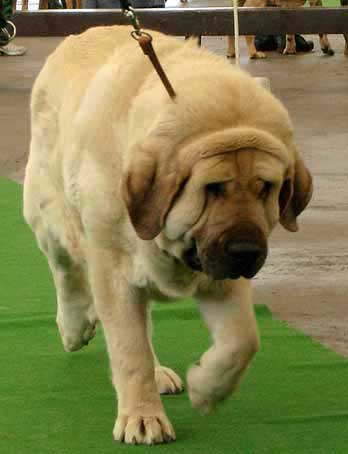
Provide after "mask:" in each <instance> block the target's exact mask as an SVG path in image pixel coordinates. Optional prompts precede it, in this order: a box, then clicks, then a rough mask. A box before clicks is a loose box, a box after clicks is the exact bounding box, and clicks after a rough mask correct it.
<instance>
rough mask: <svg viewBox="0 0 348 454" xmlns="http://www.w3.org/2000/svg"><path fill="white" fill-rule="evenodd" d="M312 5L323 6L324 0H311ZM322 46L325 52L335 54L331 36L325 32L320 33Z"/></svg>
mask: <svg viewBox="0 0 348 454" xmlns="http://www.w3.org/2000/svg"><path fill="white" fill-rule="evenodd" d="M309 4H310V6H323V2H322V0H309ZM319 41H320V47H321V50H322V51H323V53H324V54H327V55H330V56H332V55H335V52H334V50H333V49H332V48H331V44H330V42H329V38H328V37H327V35H325V34H323V33H319Z"/></svg>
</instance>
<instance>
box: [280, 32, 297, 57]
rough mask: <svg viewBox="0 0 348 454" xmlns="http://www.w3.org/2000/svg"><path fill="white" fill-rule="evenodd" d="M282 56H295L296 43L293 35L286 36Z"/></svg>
mask: <svg viewBox="0 0 348 454" xmlns="http://www.w3.org/2000/svg"><path fill="white" fill-rule="evenodd" d="M283 54H284V55H294V54H296V41H295V35H286V40H285V49H284V50H283Z"/></svg>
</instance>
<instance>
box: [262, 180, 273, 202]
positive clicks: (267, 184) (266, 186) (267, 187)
mask: <svg viewBox="0 0 348 454" xmlns="http://www.w3.org/2000/svg"><path fill="white" fill-rule="evenodd" d="M262 183H263V186H262V189H261V191H260V192H259V198H260V199H262V200H265V199H267V197H268V196H269V193H270V192H271V189H272V186H273V185H272V183H270V182H269V181H263V182H262Z"/></svg>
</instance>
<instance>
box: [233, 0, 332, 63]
mask: <svg viewBox="0 0 348 454" xmlns="http://www.w3.org/2000/svg"><path fill="white" fill-rule="evenodd" d="M305 3H306V0H238V6H240V7H242V6H245V7H260V8H264V7H266V6H280V7H290V8H291V7H296V6H303V5H304V4H305ZM309 4H310V6H323V3H322V0H309ZM245 40H246V43H247V48H248V54H249V58H251V59H257V58H266V54H265V53H264V52H260V51H258V50H257V49H256V47H255V37H254V36H252V35H250V36H245ZM319 41H320V47H321V50H322V51H323V53H324V54H327V55H330V56H332V55H334V54H335V52H334V51H333V49H332V47H331V44H330V42H329V39H328V37H327V35H325V34H322V33H319ZM235 54H236V53H235V48H234V36H228V37H227V58H234V57H235ZM283 54H284V55H293V54H296V42H295V35H286V45H285V48H284V50H283Z"/></svg>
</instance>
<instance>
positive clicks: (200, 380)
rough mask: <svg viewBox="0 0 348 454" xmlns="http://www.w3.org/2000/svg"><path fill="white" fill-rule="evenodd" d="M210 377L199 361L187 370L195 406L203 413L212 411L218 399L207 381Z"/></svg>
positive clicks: (191, 396) (190, 391) (189, 392)
mask: <svg viewBox="0 0 348 454" xmlns="http://www.w3.org/2000/svg"><path fill="white" fill-rule="evenodd" d="M208 381H209V378H208V377H207V375H206V373H205V372H204V370H203V368H202V367H201V366H200V364H199V363H197V364H194V365H192V366H191V367H190V369H189V370H188V372H187V386H188V394H189V398H190V401H191V404H192V406H193V408H196V409H197V410H199V411H200V412H201V413H203V414H205V415H206V414H209V413H211V412H212V411H213V410H214V408H215V405H216V399H215V398H214V394H213V393H212V392H211V389H210V386H209V384H208V383H207V382H208Z"/></svg>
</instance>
